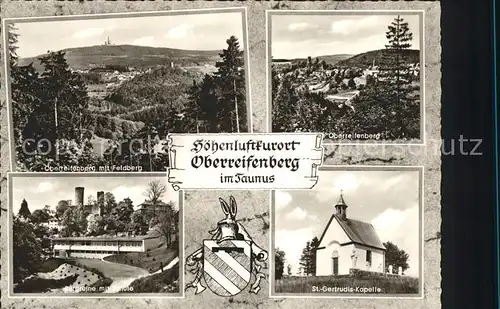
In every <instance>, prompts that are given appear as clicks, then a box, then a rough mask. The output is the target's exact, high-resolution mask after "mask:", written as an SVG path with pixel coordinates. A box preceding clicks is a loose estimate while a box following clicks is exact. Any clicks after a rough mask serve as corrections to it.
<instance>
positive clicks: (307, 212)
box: [274, 170, 420, 276]
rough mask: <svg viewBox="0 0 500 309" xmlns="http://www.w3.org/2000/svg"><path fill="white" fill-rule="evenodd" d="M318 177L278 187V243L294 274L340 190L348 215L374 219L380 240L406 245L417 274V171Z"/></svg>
mask: <svg viewBox="0 0 500 309" xmlns="http://www.w3.org/2000/svg"><path fill="white" fill-rule="evenodd" d="M318 176H319V180H318V183H317V184H316V186H315V187H314V188H313V189H311V190H289V191H283V190H281V191H276V195H275V215H274V217H275V218H276V219H275V247H276V248H279V249H280V250H283V251H285V258H286V259H287V262H286V263H287V264H290V265H291V266H292V273H296V271H297V270H298V262H299V258H300V255H301V253H302V249H303V248H304V247H305V244H306V242H307V241H310V240H312V239H313V237H315V236H316V237H318V238H320V237H321V234H322V233H323V231H324V229H325V227H326V225H327V223H328V221H329V220H330V218H331V216H332V214H333V213H335V204H336V202H337V200H338V198H339V196H340V191H341V190H342V192H343V195H344V200H345V202H346V204H347V206H348V208H347V217H348V218H352V219H356V220H360V221H364V222H369V223H371V224H372V225H373V227H374V228H375V230H376V231H377V233H378V235H379V237H380V240H381V241H382V242H387V241H390V242H392V243H394V244H395V245H397V246H398V247H399V248H400V249H403V250H405V251H406V252H407V253H408V254H409V256H410V259H409V261H408V264H409V265H410V268H409V269H408V270H407V272H406V273H407V274H408V275H413V276H418V274H419V243H420V242H419V189H420V188H419V172H418V171H375V170H372V171H322V170H320V171H319V172H318ZM290 240H293V241H290Z"/></svg>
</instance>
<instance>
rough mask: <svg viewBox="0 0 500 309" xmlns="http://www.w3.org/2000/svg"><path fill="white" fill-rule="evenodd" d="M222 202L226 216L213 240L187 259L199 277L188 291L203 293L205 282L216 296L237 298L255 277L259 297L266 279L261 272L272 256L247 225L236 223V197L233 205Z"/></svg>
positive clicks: (252, 288) (253, 291)
mask: <svg viewBox="0 0 500 309" xmlns="http://www.w3.org/2000/svg"><path fill="white" fill-rule="evenodd" d="M219 201H220V204H221V208H222V211H223V212H224V214H225V215H226V217H225V218H224V219H222V220H221V221H219V222H218V223H217V228H215V229H214V230H212V231H210V234H212V238H211V239H207V240H204V241H203V248H200V249H198V250H196V251H195V252H194V253H192V254H191V255H190V256H188V257H187V259H186V264H187V266H190V267H194V269H193V270H191V272H192V273H193V274H195V279H194V280H193V281H192V282H190V283H189V284H187V286H186V289H189V288H196V291H195V294H199V293H201V292H203V291H204V290H205V289H206V287H205V286H204V285H203V284H202V283H201V281H202V279H204V281H205V284H206V286H207V287H208V288H209V289H210V290H211V291H212V292H213V293H215V294H217V295H219V296H226V297H228V296H235V295H237V294H239V293H240V292H241V291H243V290H244V289H245V288H246V287H247V286H248V284H249V283H250V281H251V277H252V274H254V275H255V281H254V283H253V284H252V286H251V288H250V293H255V294H257V293H258V292H259V290H260V281H261V280H262V279H263V278H265V277H266V275H265V274H263V273H262V272H260V270H261V268H262V265H261V264H262V263H264V262H265V261H266V260H267V258H268V253H267V251H265V250H264V249H262V248H260V247H259V246H257V244H255V242H254V241H253V240H252V238H251V237H250V235H249V234H248V233H247V231H246V230H245V228H244V227H243V225H242V224H241V223H239V222H237V221H236V212H237V205H236V200H235V199H234V197H232V196H231V197H230V205H228V204H227V203H226V201H224V200H223V199H222V198H219Z"/></svg>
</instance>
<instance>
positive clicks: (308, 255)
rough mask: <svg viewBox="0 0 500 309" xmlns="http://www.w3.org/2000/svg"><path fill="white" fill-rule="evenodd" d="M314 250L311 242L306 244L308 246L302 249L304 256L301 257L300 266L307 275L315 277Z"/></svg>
mask: <svg viewBox="0 0 500 309" xmlns="http://www.w3.org/2000/svg"><path fill="white" fill-rule="evenodd" d="M312 258H313V249H312V247H311V242H310V241H308V242H306V246H305V247H304V249H302V255H301V256H300V263H299V264H300V266H302V268H303V269H304V274H305V275H314V272H313V259H312Z"/></svg>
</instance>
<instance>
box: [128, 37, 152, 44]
mask: <svg viewBox="0 0 500 309" xmlns="http://www.w3.org/2000/svg"><path fill="white" fill-rule="evenodd" d="M155 43H156V40H155V37H154V36H144V37H141V38H138V39H136V40H134V42H133V43H132V44H133V45H140V46H153V45H155Z"/></svg>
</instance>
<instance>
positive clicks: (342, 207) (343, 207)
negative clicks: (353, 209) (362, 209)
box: [335, 190, 347, 221]
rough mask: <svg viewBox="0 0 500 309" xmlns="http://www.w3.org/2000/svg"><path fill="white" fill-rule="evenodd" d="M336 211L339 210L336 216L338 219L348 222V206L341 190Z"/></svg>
mask: <svg viewBox="0 0 500 309" xmlns="http://www.w3.org/2000/svg"><path fill="white" fill-rule="evenodd" d="M335 209H336V210H337V213H336V214H335V215H336V216H337V218H339V219H340V220H344V221H345V220H347V204H346V203H345V201H344V195H343V194H342V190H340V196H339V199H338V201H337V204H335Z"/></svg>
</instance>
